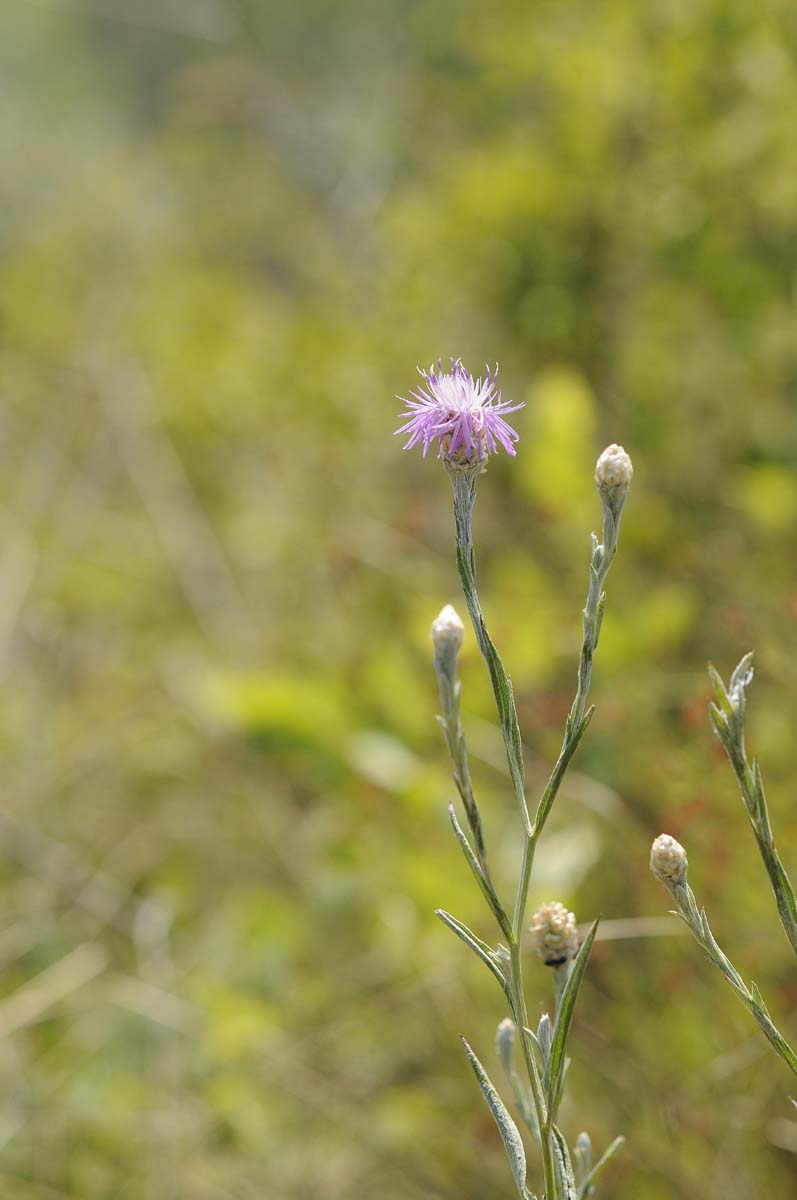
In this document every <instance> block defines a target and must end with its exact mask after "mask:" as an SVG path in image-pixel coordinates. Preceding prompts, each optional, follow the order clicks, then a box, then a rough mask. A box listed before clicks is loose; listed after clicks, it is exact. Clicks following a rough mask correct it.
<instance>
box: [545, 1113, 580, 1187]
mask: <svg viewBox="0 0 797 1200" xmlns="http://www.w3.org/2000/svg"><path fill="white" fill-rule="evenodd" d="M551 1145H552V1146H553V1157H554V1166H555V1167H556V1173H557V1175H558V1177H559V1189H560V1195H561V1200H578V1193H577V1192H576V1181H575V1179H574V1178H573V1167H572V1166H571V1163H570V1151H569V1150H568V1148H567V1142H566V1141H565V1139H564V1137H563V1136H562V1134H561V1132H560V1130H558V1129H557V1128H556V1126H555V1125H554V1126H553V1128H552V1129H551Z"/></svg>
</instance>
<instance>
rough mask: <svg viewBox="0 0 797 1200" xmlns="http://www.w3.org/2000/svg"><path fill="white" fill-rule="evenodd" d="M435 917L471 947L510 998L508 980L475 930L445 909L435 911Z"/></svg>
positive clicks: (493, 955)
mask: <svg viewBox="0 0 797 1200" xmlns="http://www.w3.org/2000/svg"><path fill="white" fill-rule="evenodd" d="M435 916H437V917H439V918H440V920H441V921H442V922H443V924H444V925H447V926H448V928H449V929H450V930H451V931H452V933H455V934H456V935H457V937H458V938H459V939H460V941H462V942H464V943H465V945H466V946H470V948H471V950H472V951H473V953H474V954H475V955H476V956H477V958H480V959H481V960H482V962H483V963H484V964H485V966H487V967H488V968H489V969H490V971H491V972H492V974H493V975H495V977H496V979H497V980H498V982H499V983H500V984H501V987H502V988H503V990H504V992H505V993H506V994H507V998H508V996H509V991H508V984H507V981H506V978H505V977H504V973H503V971H502V970H501V968H500V967H499V965H498V961H497V959H496V956H495V953H494V951H493V950H491V948H490V947H489V946H488V945H487V943H486V942H483V941H482V940H481V938H479V937H477V936H476V934H475V933H474V932H473V930H472V929H468V927H467V925H465V924H463V922H462V921H458V920H457V918H456V917H452V916H451V913H447V912H446V911H445V909H443V908H438V909H435Z"/></svg>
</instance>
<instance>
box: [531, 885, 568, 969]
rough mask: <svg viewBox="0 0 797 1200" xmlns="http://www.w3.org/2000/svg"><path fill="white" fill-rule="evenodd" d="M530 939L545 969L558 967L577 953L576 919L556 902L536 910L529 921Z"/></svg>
mask: <svg viewBox="0 0 797 1200" xmlns="http://www.w3.org/2000/svg"><path fill="white" fill-rule="evenodd" d="M531 937H532V941H533V943H534V949H535V950H536V951H537V953H538V954H539V956H540V958H541V959H542V961H543V962H544V963H545V965H546V967H560V966H561V965H562V963H566V962H568V960H569V959H571V958H575V956H576V954H577V953H578V930H577V929H576V918H575V917H574V915H573V914H572V913H571V912H568V910H567V909H566V908H565V906H564V904H559V903H558V902H557V901H552V902H551V903H550V904H543V905H542V906H541V907H540V908H538V909H537V911H536V912H535V914H534V916H533V917H532V921H531Z"/></svg>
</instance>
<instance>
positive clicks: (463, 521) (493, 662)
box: [448, 465, 531, 834]
mask: <svg viewBox="0 0 797 1200" xmlns="http://www.w3.org/2000/svg"><path fill="white" fill-rule="evenodd" d="M448 470H449V474H450V476H451V483H452V486H453V489H454V520H455V522H456V532H457V569H458V571H459V578H460V582H461V584H462V591H463V593H464V596H465V603H466V604H467V606H468V613H469V614H470V619H471V622H472V624H473V631H474V633H475V634H476V641H477V643H478V645H479V649H480V650H481V653H482V656H483V658H484V661H485V662H486V663H487V669H488V671H489V674H490V682H491V684H492V686H493V695H494V696H495V703H496V707H497V709H498V719H499V723H500V726H501V736H502V737H503V739H504V745H505V747H506V756H507V762H508V763H509V774H510V776H511V778H512V786H513V788H514V790H515V796H516V798H517V801H518V804H519V806H520V813H521V817H522V819H523V827H524V829H525V830H526V833H527V834H528V833H530V831H531V820H530V818H529V810H528V805H527V803H526V788H525V771H524V767H523V747H522V744H521V741H520V726H519V724H518V718H517V709H516V707H515V696H514V693H513V691H512V683H511V681H510V679H509V676H508V675H507V673H506V668H505V667H504V664H503V663H502V661H501V656H500V655H499V653H498V651H497V650H496V648H495V645H494V643H493V640H492V638H491V637H490V635H489V633H488V632H487V625H486V623H485V620H484V614H483V613H482V609H481V604H480V603H479V594H478V592H477V591H476V556H475V554H474V550H473V508H474V505H475V503H476V478H477V475H478V474H479V469H478V468H471V469H466V468H459V467H456V466H453V465H449V467H448Z"/></svg>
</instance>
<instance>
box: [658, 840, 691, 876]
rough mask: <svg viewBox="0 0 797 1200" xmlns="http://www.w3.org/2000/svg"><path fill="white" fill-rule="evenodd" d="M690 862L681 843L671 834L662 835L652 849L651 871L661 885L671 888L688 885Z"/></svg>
mask: <svg viewBox="0 0 797 1200" xmlns="http://www.w3.org/2000/svg"><path fill="white" fill-rule="evenodd" d="M688 866H689V861H688V859H687V857H686V851H685V850H684V848H683V846H682V845H681V843H680V842H676V840H675V838H674V837H670V835H669V833H660V834H659V836H658V837H657V838H656V840H655V841H654V843H653V845H652V846H651V848H650V869H651V871H652V872H653V874H654V875H655V876H656V878H657V879H658V881H659V883H663V884H665V885H666V886H667V887H671V886H672V885H674V884H683V883H686V872H687V869H688Z"/></svg>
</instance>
